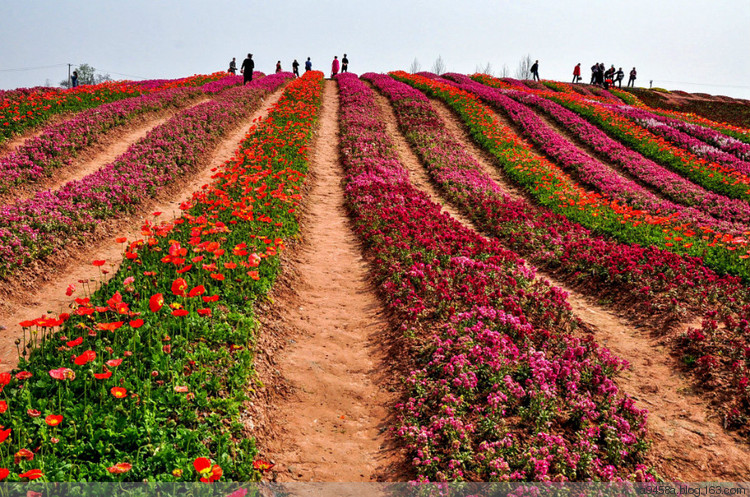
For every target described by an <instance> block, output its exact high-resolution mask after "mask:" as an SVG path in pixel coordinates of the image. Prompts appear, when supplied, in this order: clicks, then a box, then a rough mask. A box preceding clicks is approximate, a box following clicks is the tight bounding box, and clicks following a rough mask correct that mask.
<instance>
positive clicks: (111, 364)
mask: <svg viewBox="0 0 750 497" xmlns="http://www.w3.org/2000/svg"><path fill="white" fill-rule="evenodd" d="M106 364H107V366H109V367H110V368H116V367H117V366H119V365H120V364H122V359H110V360H109V361H107V362H106Z"/></svg>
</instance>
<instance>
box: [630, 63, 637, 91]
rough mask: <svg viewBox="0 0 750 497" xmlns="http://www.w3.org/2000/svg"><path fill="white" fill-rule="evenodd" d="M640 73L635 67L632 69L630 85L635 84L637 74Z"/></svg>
mask: <svg viewBox="0 0 750 497" xmlns="http://www.w3.org/2000/svg"><path fill="white" fill-rule="evenodd" d="M637 74H638V73H637V72H636V70H635V67H634V68H633V69H631V70H630V79H629V80H628V86H635V76H636V75H637Z"/></svg>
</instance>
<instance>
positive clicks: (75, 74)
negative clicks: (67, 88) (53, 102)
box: [70, 71, 78, 88]
mask: <svg viewBox="0 0 750 497" xmlns="http://www.w3.org/2000/svg"><path fill="white" fill-rule="evenodd" d="M70 82H71V84H72V85H73V88H75V87H77V86H78V71H73V75H72V76H71V77H70Z"/></svg>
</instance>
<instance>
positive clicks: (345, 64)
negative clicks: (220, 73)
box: [227, 53, 349, 84]
mask: <svg viewBox="0 0 750 497" xmlns="http://www.w3.org/2000/svg"><path fill="white" fill-rule="evenodd" d="M254 70H255V62H254V61H253V54H251V53H249V54H247V58H246V59H245V60H243V61H242V66H240V74H242V75H243V76H244V84H247V83H249V82H250V81H252V80H253V71H254ZM339 70H340V71H341V72H342V73H345V72H348V71H349V59H348V58H347V56H346V54H344V57H342V58H341V60H340V61H339V57H338V55H334V56H333V62H331V77H334V76H335V75H337V74H338V73H339ZM281 71H282V67H281V61H280V60H279V61H276V72H277V73H280V72H281ZM307 71H312V61H311V60H310V57H308V58H307V60H306V61H305V72H307ZM227 72H228V73H230V74H237V58H236V57H232V60H231V61H230V62H229V69H228V70H227ZM292 73H293V74H294V76H295V77H297V78H299V62H297V59H294V62H292Z"/></svg>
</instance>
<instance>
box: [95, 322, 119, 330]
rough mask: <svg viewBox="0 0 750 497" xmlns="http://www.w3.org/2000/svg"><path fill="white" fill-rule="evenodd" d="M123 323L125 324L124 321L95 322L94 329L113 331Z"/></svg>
mask: <svg viewBox="0 0 750 497" xmlns="http://www.w3.org/2000/svg"><path fill="white" fill-rule="evenodd" d="M123 324H125V322H124V321H114V322H112V323H96V329H97V330H102V331H115V330H117V329H119V328H120V327H121V326H122V325H123Z"/></svg>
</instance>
